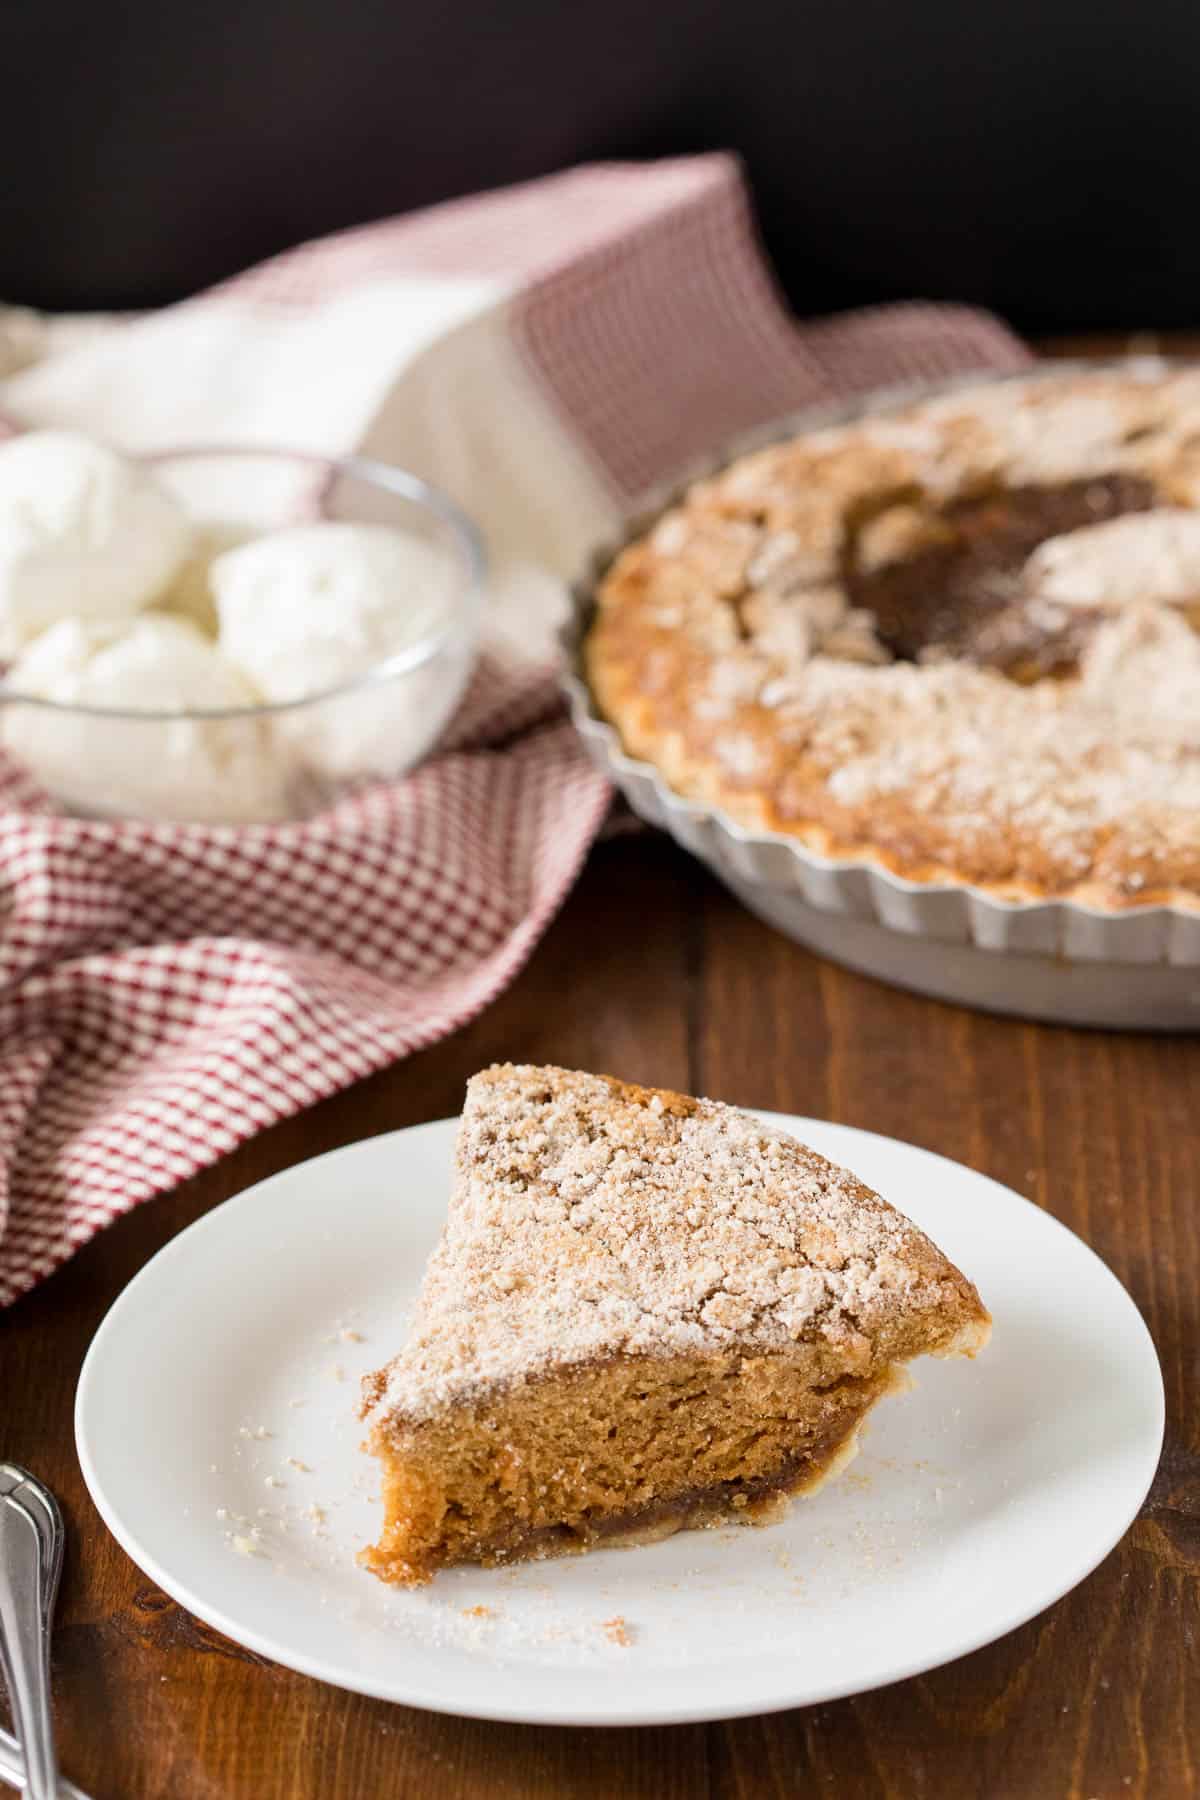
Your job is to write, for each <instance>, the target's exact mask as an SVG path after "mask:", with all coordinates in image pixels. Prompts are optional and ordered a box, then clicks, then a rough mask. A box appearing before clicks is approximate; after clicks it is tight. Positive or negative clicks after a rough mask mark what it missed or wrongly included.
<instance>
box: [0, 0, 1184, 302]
mask: <svg viewBox="0 0 1200 1800" xmlns="http://www.w3.org/2000/svg"><path fill="white" fill-rule="evenodd" d="M0 66H2V67H3V69H4V76H5V79H4V101H3V105H2V107H0V296H3V298H4V299H6V300H9V301H14V302H24V303H28V304H32V305H38V306H47V307H51V308H68V307H69V308H79V307H113V306H145V305H151V304H157V303H160V302H162V301H166V300H170V299H173V298H177V297H179V296H181V295H183V294H185V293H188V292H190V291H192V290H194V289H196V288H199V287H202V286H205V285H206V284H208V283H210V282H212V281H215V280H217V279H219V278H220V277H222V276H224V275H228V274H230V273H232V272H234V271H235V270H237V269H239V268H242V267H244V266H245V265H246V264H248V263H251V262H254V261H257V260H259V259H261V258H262V257H264V256H266V255H269V254H271V253H272V252H274V251H276V250H279V249H282V248H285V247H286V246H288V245H290V244H294V243H297V242H299V241H301V240H302V239H304V238H306V237H311V236H314V235H317V234H319V233H321V232H325V231H329V230H332V229H335V228H337V227H339V226H344V225H350V224H357V223H360V222H362V221H364V220H367V219H371V218H376V217H379V216H381V215H385V214H388V213H393V212H397V211H404V210H407V209H409V208H412V207H416V206H420V205H424V204H427V203H429V202H431V201H435V200H440V199H444V198H447V197H449V196H452V195H456V194H461V193H466V192H470V191H472V190H474V189H477V188H483V187H494V186H499V185H502V184H504V183H507V182H510V181H517V180H521V179H524V178H527V177H529V176H532V175H536V174H540V173H543V172H545V171H547V170H551V169H555V168H561V167H563V166H565V165H567V164H570V163H573V162H579V161H584V160H589V159H593V158H604V157H641V156H656V155H662V154H665V153H677V152H682V151H689V150H697V149H711V148H715V147H729V146H732V147H733V148H735V149H737V150H739V151H740V152H741V153H742V155H743V156H744V158H745V159H746V162H747V165H748V168H749V173H750V178H751V182H752V185H753V188H754V192H755V196H756V200H757V205H758V209H759V216H760V220H761V224H762V228H763V232H764V235H765V237H766V240H767V244H768V247H769V249H770V252H771V254H772V256H773V258H774V260H775V263H776V266H777V268H778V269H779V271H780V274H781V277H782V279H783V282H784V285H785V287H786V289H787V292H788V295H789V297H790V299H791V301H792V304H793V306H794V307H795V308H796V309H797V310H798V311H799V312H801V313H813V312H821V311H825V310H829V309H833V308H837V307H842V306H846V305H850V304H854V303H857V302H861V301H869V300H881V299H892V298H898V297H901V296H909V295H922V296H926V297H930V298H955V299H964V300H972V301H977V302H981V303H983V304H986V305H990V306H993V307H995V308H996V309H997V310H998V311H999V312H1001V313H1003V314H1005V315H1006V316H1007V317H1008V318H1010V319H1011V320H1012V321H1013V322H1014V323H1015V324H1016V325H1018V326H1019V327H1021V328H1024V329H1026V330H1034V331H1052V330H1054V329H1061V328H1067V327H1070V328H1072V329H1075V330H1079V329H1082V328H1085V327H1104V326H1117V327H1122V326H1130V327H1132V326H1151V327H1152V326H1160V325H1161V326H1166V325H1171V324H1194V323H1195V321H1196V316H1197V297H1198V294H1200V232H1198V230H1197V216H1196V208H1195V205H1194V200H1195V197H1196V194H1197V190H1198V188H1200V106H1198V98H1200V6H1196V5H1194V4H1191V3H1190V0H1145V3H1144V4H1137V3H1136V0H1098V3H1097V0H1092V3H1089V0H1045V3H1044V4H1038V3H1037V0H909V3H907V4H906V3H905V0H854V3H853V4H846V3H841V4H839V0H822V4H820V5H813V4H809V3H807V0H792V3H791V4H788V3H787V0H723V3H722V4H720V5H715V4H712V0H653V3H652V0H583V3H575V4H570V3H565V0H558V3H555V0H493V3H489V0H447V3H444V4H437V3H435V0H419V3H417V4H413V3H412V0H390V3H389V0H108V3H107V4H105V3H103V0H101V3H99V4H97V0H0Z"/></svg>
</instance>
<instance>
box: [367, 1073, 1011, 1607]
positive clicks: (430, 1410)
mask: <svg viewBox="0 0 1200 1800" xmlns="http://www.w3.org/2000/svg"><path fill="white" fill-rule="evenodd" d="M456 1163H457V1170H456V1181H455V1186H454V1191H453V1194H452V1197H451V1201H450V1207H449V1212H448V1217H447V1223H446V1227H445V1231H444V1233H443V1236H442V1239H441V1242H440V1243H439V1245H438V1248H437V1249H436V1251H435V1252H434V1255H433V1257H432V1258H431V1260H430V1263H429V1267H428V1270H427V1272H426V1276H425V1280H424V1285H423V1287H422V1291H421V1294H420V1298H419V1300H418V1303H417V1311H416V1317H415V1320H414V1322H413V1327H412V1332H411V1336H410V1339H409V1341H408V1343H407V1345H406V1346H405V1348H404V1349H403V1350H402V1351H401V1352H400V1354H399V1356H397V1357H396V1358H395V1360H394V1361H393V1362H391V1363H390V1364H388V1365H387V1367H385V1368H384V1369H381V1370H379V1371H378V1372H377V1374H375V1375H373V1376H370V1377H368V1379H367V1381H366V1383H365V1386H364V1398H363V1416H364V1418H365V1420H366V1422H367V1432H368V1436H367V1443H368V1447H369V1448H370V1449H371V1450H373V1452H374V1453H375V1454H376V1455H377V1456H378V1457H379V1458H380V1461H381V1463H382V1466H383V1483H382V1485H383V1500H384V1513H385V1517H384V1525H383V1530H382V1533H381V1536H380V1539H379V1542H378V1544H376V1545H375V1546H374V1547H373V1548H371V1549H370V1550H368V1551H367V1552H366V1553H365V1554H364V1557H363V1561H364V1562H365V1564H366V1566H367V1567H369V1568H371V1569H373V1570H374V1571H375V1573H377V1574H379V1575H380V1576H382V1577H383V1579H385V1580H389V1581H396V1582H404V1583H411V1582H419V1581H423V1580H426V1579H428V1577H429V1576H430V1575H431V1574H432V1573H434V1572H435V1571H436V1570H437V1569H438V1568H440V1567H442V1566H444V1565H446V1564H451V1563H456V1562H464V1561H482V1562H498V1561H505V1560H508V1559H509V1558H514V1557H526V1556H544V1555H556V1554H562V1553H564V1552H568V1551H572V1550H581V1549H588V1548H590V1547H591V1546H593V1545H595V1544H600V1543H611V1542H614V1541H622V1542H631V1541H632V1542H640V1541H644V1540H645V1539H646V1538H649V1537H658V1536H662V1535H665V1534H666V1533H668V1532H670V1531H674V1530H677V1529H679V1528H680V1527H681V1526H689V1525H698V1524H707V1523H710V1522H712V1521H714V1520H716V1519H729V1518H733V1519H747V1518H750V1519H753V1518H763V1517H768V1516H770V1514H771V1512H772V1510H773V1509H776V1508H778V1507H779V1506H780V1505H781V1503H783V1502H784V1501H785V1500H786V1496H788V1495H789V1494H792V1493H795V1492H799V1491H804V1490H805V1489H808V1488H811V1487H813V1486H815V1485H816V1484H817V1483H818V1482H819V1481H820V1480H822V1479H823V1478H824V1477H826V1476H827V1475H829V1474H831V1473H833V1472H834V1471H835V1470H836V1468H837V1467H839V1466H840V1464H841V1462H843V1461H844V1460H846V1459H847V1458H848V1456H849V1455H851V1454H852V1453H853V1447H854V1441H855V1436H856V1433H857V1431H858V1428H859V1426H860V1424H861V1422H862V1420H863V1418H864V1416H865V1414H866V1413H867V1412H868V1411H869V1409H870V1407H871V1406H872V1405H873V1404H874V1403H875V1401H876V1400H877V1399H879V1398H880V1397H881V1396H882V1395H883V1394H885V1393H886V1392H888V1390H889V1389H890V1388H892V1387H894V1386H896V1385H897V1383H898V1377H899V1373H900V1371H901V1369H902V1366H903V1365H904V1364H905V1363H906V1362H907V1361H909V1360H910V1359H911V1358H913V1357H916V1356H920V1355H925V1354H934V1355H942V1356H945V1355H973V1354H974V1353H975V1351H976V1350H978V1349H980V1348H981V1347H982V1346H983V1344H984V1343H985V1342H986V1340H987V1336H988V1332H989V1329H990V1321H989V1319H988V1315H987V1313H986V1311H985V1309H984V1307H983V1305H982V1303H981V1302H980V1299H979V1296H978V1294H977V1293H976V1291H975V1289H974V1287H973V1286H972V1285H971V1283H970V1282H969V1281H968V1280H967V1279H966V1277H965V1276H963V1275H962V1274H961V1273H960V1272H959V1271H958V1270H957V1269H956V1268H955V1267H954V1266H953V1265H952V1264H951V1263H950V1262H948V1261H947V1259H946V1258H945V1257H944V1256H943V1255H942V1253H941V1252H940V1251H939V1250H938V1249H937V1248H936V1246H935V1245H933V1244H932V1243H931V1242H930V1241H929V1239H928V1238H926V1237H925V1236H924V1235H923V1234H922V1233H921V1232H920V1231H919V1230H918V1229H917V1228H916V1227H915V1226H914V1225H913V1224H911V1222H910V1221H909V1220H907V1219H906V1218H904V1217H903V1216H902V1215H901V1214H900V1213H898V1212H896V1211H895V1210H894V1209H893V1208H892V1207H890V1206H888V1205H887V1203H886V1202H885V1201H883V1200H881V1199H880V1198H879V1196H878V1195H876V1194H874V1193H872V1192H871V1191H870V1189H868V1188H867V1187H865V1186H864V1185H863V1184H862V1183H861V1182H860V1181H858V1180H857V1179H856V1178H855V1177H854V1176H853V1175H851V1174H849V1173H848V1172H847V1171H846V1170H844V1169H839V1168H837V1167H836V1166H835V1165H834V1164H832V1163H829V1162H827V1161H825V1160H824V1158H822V1157H820V1156H818V1155H816V1153H815V1152H813V1151H811V1150H808V1149H806V1148H805V1147H804V1146H803V1145H802V1144H800V1143H799V1142H797V1141H796V1140H795V1139H794V1138H791V1137H789V1136H787V1135H786V1134H785V1133H783V1132H781V1131H779V1130H777V1129H773V1128H771V1127H770V1126H767V1125H765V1124H763V1123H762V1122H761V1121H759V1120H757V1119H753V1118H750V1117H748V1116H747V1115H745V1114H743V1113H739V1112H737V1111H735V1110H734V1109H733V1108H731V1107H727V1106H722V1105H719V1104H717V1103H715V1102H712V1101H706V1100H694V1099H690V1098H688V1097H686V1096H684V1095H680V1094H674V1093H670V1092H668V1091H666V1090H656V1089H649V1088H641V1087H635V1086H630V1085H628V1084H626V1083H623V1082H620V1081H616V1080H613V1079H611V1078H609V1077H606V1076H598V1075H587V1074H576V1073H570V1072H567V1071H564V1070H561V1069H554V1068H529V1067H513V1066H511V1065H506V1066H502V1067H498V1068H493V1069H489V1070H486V1071H485V1072H484V1073H482V1074H480V1075H477V1076H476V1077H475V1078H474V1079H473V1080H472V1081H471V1083H470V1084H469V1086H468V1090H467V1101H466V1107H465V1110H464V1114H463V1121H462V1127H461V1131H460V1135H459V1140H458V1146H457V1151H456Z"/></svg>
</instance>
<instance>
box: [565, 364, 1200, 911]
mask: <svg viewBox="0 0 1200 1800" xmlns="http://www.w3.org/2000/svg"><path fill="white" fill-rule="evenodd" d="M998 544H999V545H1003V546H1004V552H1005V554H1004V556H1003V557H999V556H998V553H997V549H996V546H997V545H998ZM939 584H941V585H940V587H939ZM865 600H873V601H874V603H875V606H876V610H874V611H873V610H872V607H871V606H870V605H864V604H863V602H864V601H865ZM597 601H598V612H597V618H596V621H595V624H594V626H593V628H592V630H591V632H590V634H589V639H588V643H587V646H586V650H585V660H586V663H587V670H588V675H589V679H590V681H591V685H592V689H593V693H594V695H595V697H596V701H597V704H598V706H599V708H600V710H601V711H602V712H603V713H605V714H606V715H607V716H608V717H609V718H610V719H612V721H613V722H614V723H615V724H616V725H617V727H618V729H619V730H620V732H621V735H622V737H623V739H624V742H625V746H626V748H627V749H628V750H629V751H630V752H631V753H632V754H634V755H636V756H641V757H644V758H646V759H647V760H649V761H651V762H653V763H655V764H656V765H657V766H658V767H659V769H660V770H661V772H662V773H663V775H664V776H665V777H666V779H667V780H668V781H669V782H670V783H671V785H672V786H674V787H675V788H677V789H678V790H679V791H681V792H684V793H687V794H690V795H692V796H694V797H696V798H698V799H701V800H704V801H707V802H709V803H712V804H715V805H719V806H721V807H722V808H723V809H724V810H725V811H726V812H728V813H730V814H731V815H732V816H733V817H734V818H736V819H737V820H738V821H739V822H740V823H742V824H745V825H748V826H750V827H751V828H754V829H764V830H770V831H775V832H782V833H785V834H794V835H796V836H798V837H801V838H804V839H806V840H807V841H808V842H809V843H810V844H811V845H812V846H813V847H814V848H815V849H817V850H819V851H821V852H824V853H826V854H831V855H839V854H844V855H854V854H873V855H877V856H879V857H880V858H881V859H882V860H883V861H885V862H886V863H887V864H888V865H889V866H891V867H893V868H895V869H897V870H899V871H900V872H902V873H905V874H909V875H911V876H913V877H914V878H917V879H936V878H939V877H945V876H947V875H949V876H957V877H960V878H962V879H967V880H971V881H976V882H978V883H980V884H983V885H989V886H993V887H997V888H1000V889H1002V890H1006V891H1011V892H1012V893H1013V895H1014V897H1025V896H1028V895H1037V894H1046V895H1058V894H1066V893H1071V892H1075V893H1082V896H1083V897H1085V898H1088V899H1095V900H1097V901H1100V900H1105V899H1107V900H1110V901H1112V902H1115V903H1122V902H1127V901H1129V900H1132V899H1145V898H1149V897H1151V896H1154V897H1158V898H1171V899H1179V900H1181V901H1182V902H1186V901H1187V900H1188V898H1189V897H1190V898H1191V899H1192V900H1193V902H1195V903H1200V636H1198V635H1197V631H1198V629H1200V375H1198V374H1196V373H1194V372H1166V371H1164V370H1163V368H1162V367H1161V366H1157V367H1156V366H1150V367H1142V366H1135V367H1132V368H1131V369H1130V371H1129V372H1127V373H1125V372H1123V373H1118V374H1112V373H1104V372H1100V373H1095V374H1081V375H1075V374H1072V375H1067V376H1064V375H1054V376H1049V377H1041V378H1033V379H1029V380H1022V381H1019V382H1000V383H993V384H989V385H987V386H981V387H977V388H974V389H970V390H960V391H958V392H955V393H952V394H950V395H947V396H942V397H940V398H937V399H934V400H931V401H927V402H924V403H922V404H919V405H917V406H914V407H910V408H908V409H906V410H904V411H903V412H898V413H897V414H895V415H892V416H891V417H888V418H875V419H866V420H863V421H859V422H857V423H855V424H851V425H847V426H844V427H839V428H836V429H833V430H829V431H824V432H819V433H813V434H809V435H808V436H806V437H803V438H799V439H796V440H794V441H792V442H790V443H784V444H777V445H772V446H769V447H768V448H766V449H763V450H760V451H757V452H755V453H753V454H751V455H749V456H746V457H743V458H741V459H739V460H738V461H737V462H735V463H733V464H732V465H731V466H730V467H729V468H727V469H725V470H724V471H722V472H721V473H719V474H717V475H715V476H712V477H710V478H708V479H706V480H703V481H700V482H697V483H694V484H693V486H692V487H691V488H690V489H689V490H688V491H687V493H686V494H685V495H684V496H683V498H682V499H681V500H680V501H679V503H678V504H677V505H675V506H674V507H672V508H671V509H670V510H669V511H668V512H667V513H666V514H665V515H664V516H663V517H662V518H661V519H660V521H659V522H658V524H657V525H656V526H655V527H654V528H653V529H652V530H651V531H650V532H649V534H648V535H647V536H645V537H644V538H642V539H640V540H638V541H636V542H634V543H632V544H631V545H630V546H629V547H628V548H627V549H626V550H625V551H623V552H622V554H621V555H620V556H619V557H618V558H617V559H616V561H615V563H614V564H613V566H612V568H611V569H610V571H609V572H608V574H607V575H606V577H605V578H604V580H603V581H602V582H601V584H600V587H599V590H598V594H597ZM896 602H903V606H904V607H905V608H907V609H908V610H907V613H906V614H904V616H901V617H899V618H898V619H897V618H889V616H888V611H887V608H888V605H889V604H891V603H896ZM914 608H915V609H916V613H915V615H914V613H913V609H914ZM914 616H915V619H916V623H917V624H918V625H919V627H920V630H919V632H918V633H917V635H916V637H915V638H914V637H913V635H912V630H911V627H912V625H913V621H914ZM898 646H899V647H898ZM898 657H903V658H906V659H907V660H898Z"/></svg>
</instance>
